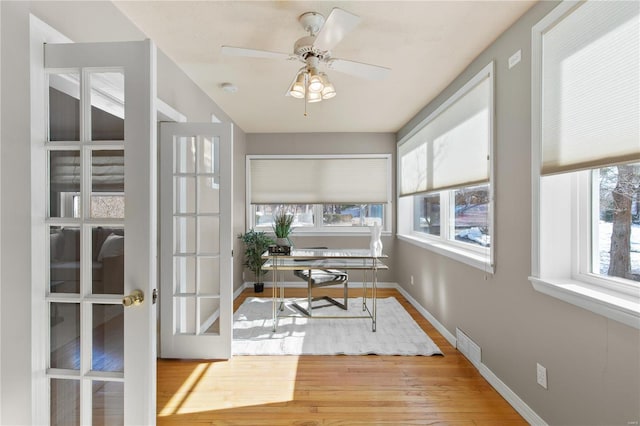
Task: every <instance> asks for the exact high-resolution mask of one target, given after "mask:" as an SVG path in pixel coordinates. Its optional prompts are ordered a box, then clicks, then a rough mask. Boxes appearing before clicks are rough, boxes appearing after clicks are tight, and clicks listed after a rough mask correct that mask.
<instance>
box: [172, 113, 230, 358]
mask: <svg viewBox="0 0 640 426" xmlns="http://www.w3.org/2000/svg"><path fill="white" fill-rule="evenodd" d="M229 135H230V131H229V125H214V124H192V123H182V124H177V123H163V124H162V127H161V150H160V152H161V154H160V164H161V178H160V191H161V199H162V207H161V229H162V231H161V249H160V251H161V256H162V262H161V265H162V271H161V277H162V282H161V290H162V291H161V299H162V305H161V307H162V312H163V320H164V321H163V322H162V324H161V327H162V340H161V356H162V357H166V358H226V357H228V356H229V355H230V345H231V338H230V336H231V320H230V315H231V308H230V306H231V297H230V295H231V280H230V275H231V272H230V271H231V269H230V268H231V266H230V265H231V256H230V244H231V229H230V216H231V202H230V170H231V167H230V165H231V160H230V152H231V150H230V137H229ZM225 185H227V186H225ZM223 277H228V278H223Z"/></svg>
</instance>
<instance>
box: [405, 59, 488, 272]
mask: <svg viewBox="0 0 640 426" xmlns="http://www.w3.org/2000/svg"><path fill="white" fill-rule="evenodd" d="M492 129H493V63H491V64H489V65H488V66H486V67H485V68H484V69H483V70H481V71H480V72H479V73H478V74H477V75H476V76H474V77H473V78H472V79H471V80H470V81H468V82H467V84H465V85H464V86H463V87H462V88H460V89H459V90H458V91H457V92H456V93H455V94H454V95H453V96H451V98H449V99H448V100H447V101H445V102H444V103H443V104H442V105H440V106H439V107H438V108H437V109H436V110H435V111H434V112H433V113H432V114H431V115H429V116H428V117H427V118H426V119H425V120H424V121H423V122H422V123H421V124H420V125H419V126H417V127H416V129H415V130H414V131H413V132H411V133H410V134H409V135H408V136H407V137H405V138H404V139H403V140H401V141H400V142H399V144H398V192H399V195H400V199H399V201H398V207H399V209H398V211H399V213H398V234H399V238H401V239H403V240H405V241H408V242H411V243H414V244H417V245H419V246H422V247H425V248H428V249H431V250H434V251H436V252H438V253H441V254H443V255H446V256H450V257H454V258H456V259H458V260H461V261H463V262H465V263H468V264H470V265H473V266H476V267H479V268H481V269H483V270H486V271H490V270H492V269H493V260H492V249H491V236H492V233H493V214H492V211H493V208H492V198H493V196H492V194H493V189H492V184H491V175H492V172H491V170H492V164H493V162H492V158H491V151H492V141H493V136H492V135H493V130H492Z"/></svg>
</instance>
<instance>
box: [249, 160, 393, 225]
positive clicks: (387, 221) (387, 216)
mask: <svg viewBox="0 0 640 426" xmlns="http://www.w3.org/2000/svg"><path fill="white" fill-rule="evenodd" d="M391 156H392V155H391V154H335V155H313V154H307V155H302V154H301V155H295V154H292V155H263V154H251V155H247V156H246V162H245V166H246V167H245V170H246V180H245V182H246V184H245V206H246V211H245V215H246V216H245V218H246V222H245V223H246V224H247V228H248V229H256V230H263V231H265V232H268V233H269V232H272V229H271V228H270V227H268V229H266V228H265V227H256V225H255V205H256V204H251V199H250V194H251V160H253V159H265V158H267V159H296V158H303V159H326V158H339V159H358V158H363V159H366V158H384V159H386V161H387V163H388V167H387V194H389V201H388V202H386V203H369V204H382V205H383V220H382V222H383V223H382V235H391V233H392V224H393V221H392V219H393V217H392V213H393V209H392V203H391V194H392V191H391V189H392V167H391ZM274 204H277V203H274ZM285 204H288V203H285ZM330 204H335V203H330ZM345 204H347V203H345ZM354 204H359V203H354ZM310 205H311V206H313V215H314V226H303V227H295V228H294V231H293V234H292V236H344V235H353V236H362V235H367V236H368V235H370V233H371V231H370V229H369V227H368V226H323V224H322V217H323V206H324V204H317V203H315V204H314V203H312V204H310ZM318 218H319V219H320V220H318Z"/></svg>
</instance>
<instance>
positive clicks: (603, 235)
mask: <svg viewBox="0 0 640 426" xmlns="http://www.w3.org/2000/svg"><path fill="white" fill-rule="evenodd" d="M599 175H600V194H599V196H600V223H599V226H598V233H597V235H596V236H597V238H599V244H598V246H599V249H600V253H599V255H600V256H599V258H600V265H599V268H597V267H596V265H594V271H593V272H594V273H599V274H601V275H608V276H612V277H620V278H626V279H630V280H634V281H640V164H623V165H617V166H612V167H605V168H602V169H600V170H599Z"/></svg>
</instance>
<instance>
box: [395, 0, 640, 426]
mask: <svg viewBox="0 0 640 426" xmlns="http://www.w3.org/2000/svg"><path fill="white" fill-rule="evenodd" d="M554 6H555V3H551V2H541V3H539V4H537V5H536V6H534V7H533V8H532V9H531V10H530V11H529V12H528V13H527V14H526V15H525V16H524V17H523V18H522V19H521V20H520V21H519V22H517V23H516V24H515V25H514V26H513V27H512V28H510V29H509V30H508V31H507V32H506V33H504V34H503V35H502V36H501V37H500V38H499V39H498V40H496V42H495V43H494V44H492V45H491V46H490V47H489V48H488V49H487V50H486V51H485V52H483V53H482V54H481V55H479V56H478V58H476V59H475V60H474V61H473V62H472V64H471V65H470V66H469V67H468V68H467V69H466V70H465V71H464V72H463V73H462V74H461V75H460V76H459V77H458V78H456V80H455V81H454V82H453V83H452V84H451V85H450V86H449V87H447V89H446V90H445V91H444V92H443V93H442V94H441V95H439V97H438V98H437V99H436V100H435V101H434V102H432V103H430V104H429V105H427V106H426V107H425V108H424V109H423V110H422V111H421V112H420V113H419V114H418V115H417V116H416V117H415V118H414V119H412V120H411V122H410V123H409V124H407V125H406V126H405V127H404V128H403V129H401V130H400V132H399V134H398V139H400V138H401V137H402V136H404V135H405V134H407V132H409V131H410V129H411V128H412V127H413V126H414V125H415V124H416V123H418V122H420V121H421V120H422V119H424V117H426V116H427V115H428V114H429V113H430V112H431V111H433V110H434V109H435V108H436V107H437V106H438V105H439V104H440V103H442V101H444V100H445V99H446V98H448V97H449V96H450V95H451V94H453V93H454V92H455V91H456V90H457V89H458V88H459V87H460V86H462V85H463V84H464V83H465V82H466V81H467V80H468V79H469V78H471V77H472V76H473V75H474V74H476V73H477V72H478V71H479V70H480V69H481V68H482V67H483V66H485V65H486V64H488V63H489V62H490V61H491V60H495V61H496V62H495V63H496V121H495V124H496V136H497V141H496V146H497V151H496V153H495V164H496V172H495V181H494V185H495V194H496V202H495V204H496V213H495V214H496V216H495V221H496V230H495V231H496V234H495V237H496V238H495V245H494V249H495V253H496V272H495V274H494V275H493V276H490V275H486V274H485V273H483V272H482V271H481V270H478V269H474V268H471V267H468V266H466V265H464V264H462V263H459V262H455V261H453V260H450V259H448V258H446V257H442V256H439V255H436V254H434V253H432V252H430V251H427V250H424V249H420V248H418V247H416V246H413V245H411V244H408V243H406V242H403V241H399V240H398V241H396V247H395V251H394V253H395V256H394V257H395V263H394V268H393V269H394V272H395V278H396V280H397V282H398V283H400V284H401V285H402V286H403V288H405V289H406V290H407V291H408V292H409V293H410V294H411V295H412V296H413V297H415V298H416V300H418V302H420V304H421V305H422V306H424V307H425V308H426V309H427V310H428V311H429V312H431V313H432V314H433V315H434V316H435V317H436V318H437V319H438V320H439V321H440V322H441V323H442V324H443V325H444V326H445V327H446V328H447V329H448V330H449V331H451V332H452V333H454V332H455V328H456V327H459V328H461V329H462V330H464V331H465V332H466V333H467V334H468V335H469V336H470V337H471V338H472V339H473V340H474V341H475V342H477V343H478V344H479V345H480V347H481V348H482V362H483V363H484V364H485V365H486V366H487V367H489V369H491V370H492V371H493V372H494V373H495V374H496V375H497V376H498V377H499V378H500V379H501V380H502V381H503V382H504V383H505V384H506V385H507V386H509V388H511V389H512V390H513V391H514V392H515V393H516V394H518V396H519V397H520V398H521V399H523V400H524V401H525V402H526V403H527V404H528V405H529V406H530V407H531V408H532V409H533V410H534V411H535V412H536V413H538V415H540V416H541V417H542V418H543V419H544V420H545V421H546V422H548V423H549V424H554V425H616V424H618V425H626V424H627V422H631V421H639V420H640V333H639V331H638V330H636V329H634V328H631V327H628V326H626V325H623V324H621V323H618V322H616V321H612V320H609V319H607V318H605V317H603V316H600V315H596V314H594V313H591V312H590V311H587V310H584V309H581V308H579V307H576V306H574V305H570V304H567V303H564V302H562V301H560V300H557V299H554V298H552V297H549V296H545V295H543V294H540V293H538V292H536V291H534V290H533V287H532V286H531V284H530V283H529V281H528V280H527V277H528V276H529V274H530V272H531V217H532V212H531V27H532V26H533V25H534V24H535V23H536V22H537V21H538V20H539V19H540V18H542V17H543V16H544V15H546V13H548V12H549V11H550V10H551V9H553V7H554ZM518 49H522V62H520V63H519V64H518V65H516V66H515V67H514V68H512V69H511V70H509V69H508V66H507V61H508V58H509V56H511V55H512V54H513V53H515V52H516V51H517V50H518ZM411 275H414V277H415V278H416V281H415V285H413V286H412V285H410V284H409V277H410V276H411ZM536 362H539V363H541V364H542V365H544V366H545V367H546V368H547V374H548V384H549V389H548V390H545V389H543V388H542V387H540V386H538V385H537V384H536Z"/></svg>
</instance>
